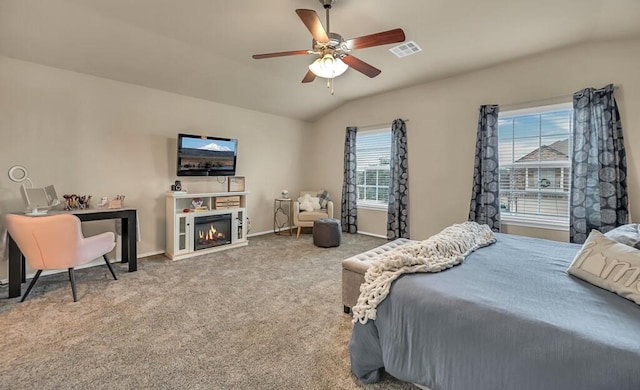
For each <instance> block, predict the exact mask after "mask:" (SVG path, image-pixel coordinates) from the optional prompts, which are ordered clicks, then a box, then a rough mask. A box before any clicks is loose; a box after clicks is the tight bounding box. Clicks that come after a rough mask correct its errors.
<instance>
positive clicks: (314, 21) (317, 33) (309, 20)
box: [296, 9, 329, 42]
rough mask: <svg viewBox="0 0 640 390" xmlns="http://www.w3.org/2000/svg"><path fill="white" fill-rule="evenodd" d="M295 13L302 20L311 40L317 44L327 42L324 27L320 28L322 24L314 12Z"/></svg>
mask: <svg viewBox="0 0 640 390" xmlns="http://www.w3.org/2000/svg"><path fill="white" fill-rule="evenodd" d="M296 13H297V14H298V16H299V17H300V19H302V23H304V25H305V26H307V29H309V32H310V33H311V35H312V36H313V39H315V40H316V41H318V42H329V36H328V35H327V32H326V31H325V29H324V27H322V22H321V21H320V18H319V17H318V14H317V13H316V11H314V10H312V9H297V10H296Z"/></svg>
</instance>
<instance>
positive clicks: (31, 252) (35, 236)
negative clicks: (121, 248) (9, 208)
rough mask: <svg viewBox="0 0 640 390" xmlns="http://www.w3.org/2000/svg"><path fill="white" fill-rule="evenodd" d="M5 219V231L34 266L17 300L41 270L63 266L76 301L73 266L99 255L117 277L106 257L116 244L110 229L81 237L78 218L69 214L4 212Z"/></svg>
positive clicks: (32, 283) (31, 265)
mask: <svg viewBox="0 0 640 390" xmlns="http://www.w3.org/2000/svg"><path fill="white" fill-rule="evenodd" d="M5 221H6V226H7V230H8V231H9V234H11V237H12V238H13V240H14V241H15V242H16V244H17V245H18V248H20V251H21V252H22V254H23V255H24V256H25V258H26V259H27V263H28V264H29V266H30V267H31V268H33V269H35V270H37V272H36V274H35V276H34V277H33V279H32V280H31V283H30V284H29V287H28V288H27V291H26V292H25V293H24V296H23V297H22V300H21V301H20V302H24V300H25V299H26V298H27V295H29V292H30V291H31V288H32V287H33V285H34V284H35V283H36V280H38V277H39V276H40V274H41V273H42V271H43V270H45V269H46V270H49V269H64V268H66V269H68V270H69V280H70V281H71V291H72V292H73V301H74V302H77V301H78V298H77V294H76V277H75V273H74V267H76V266H78V265H81V264H85V263H88V262H90V261H91V260H93V259H95V258H97V257H100V256H102V257H103V258H104V261H105V262H106V263H107V267H109V271H111V275H113V278H114V279H116V280H117V279H118V278H117V277H116V274H115V272H113V268H112V267H111V264H110V263H109V260H107V257H106V254H107V253H109V252H111V250H112V249H113V248H114V247H115V245H116V242H115V235H114V234H113V233H112V232H106V233H101V234H97V235H95V236H91V237H87V238H85V237H84V236H83V235H82V230H81V228H80V219H78V217H76V216H75V215H71V214H60V215H51V216H45V217H25V216H22V215H14V214H8V215H7V216H6V220H5Z"/></svg>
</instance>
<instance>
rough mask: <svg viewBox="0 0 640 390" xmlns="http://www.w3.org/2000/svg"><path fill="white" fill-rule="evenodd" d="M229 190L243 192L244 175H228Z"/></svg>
mask: <svg viewBox="0 0 640 390" xmlns="http://www.w3.org/2000/svg"><path fill="white" fill-rule="evenodd" d="M228 181H229V189H228V191H229V192H244V176H229V180H228Z"/></svg>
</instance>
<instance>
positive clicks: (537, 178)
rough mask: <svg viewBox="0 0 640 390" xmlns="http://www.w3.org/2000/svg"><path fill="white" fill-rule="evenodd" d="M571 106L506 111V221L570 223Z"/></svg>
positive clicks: (502, 130)
mask: <svg viewBox="0 0 640 390" xmlns="http://www.w3.org/2000/svg"><path fill="white" fill-rule="evenodd" d="M572 126H573V108H572V105H571V103H566V104H561V105H553V106H545V107H536V108H533V109H527V110H518V111H508V112H504V113H500V116H499V121H498V142H499V157H500V161H499V165H500V174H499V175H500V176H499V183H500V209H501V210H500V211H501V215H502V216H503V218H502V219H503V220H504V221H506V222H509V221H512V222H518V221H520V222H532V223H533V224H534V225H535V223H536V222H540V223H542V224H548V225H554V224H559V225H562V226H568V223H569V194H570V192H571V191H570V190H571V150H572V139H571V134H572Z"/></svg>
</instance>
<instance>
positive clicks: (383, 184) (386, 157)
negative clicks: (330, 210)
mask: <svg viewBox="0 0 640 390" xmlns="http://www.w3.org/2000/svg"><path fill="white" fill-rule="evenodd" d="M390 161H391V129H382V130H373V131H366V132H358V133H357V135H356V165H357V168H356V175H357V189H358V206H359V207H373V208H385V209H386V208H387V206H388V203H389V182H390V171H389V163H390Z"/></svg>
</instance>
